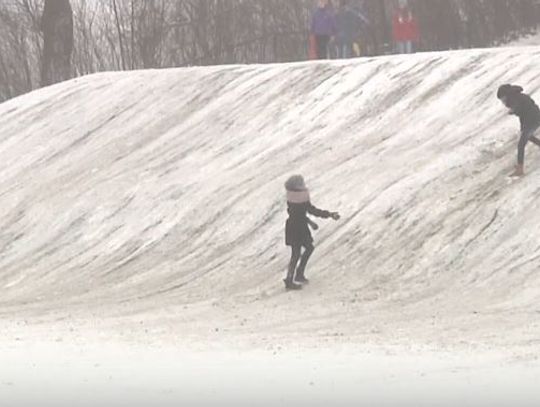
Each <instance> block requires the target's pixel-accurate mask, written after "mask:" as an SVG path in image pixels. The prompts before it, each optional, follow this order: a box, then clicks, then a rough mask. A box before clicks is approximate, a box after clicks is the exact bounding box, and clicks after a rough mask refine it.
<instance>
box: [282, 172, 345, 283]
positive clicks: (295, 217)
mask: <svg viewBox="0 0 540 407" xmlns="http://www.w3.org/2000/svg"><path fill="white" fill-rule="evenodd" d="M285 189H286V190H287V207H288V212H289V219H287V223H286V225H285V243H286V245H287V246H290V247H291V250H292V253H291V261H290V263H289V268H288V272H287V277H286V278H285V280H284V281H285V287H286V288H287V289H288V290H298V289H300V288H302V286H301V285H300V284H302V283H304V284H305V283H308V280H307V278H306V277H305V271H306V265H307V262H308V260H309V258H310V256H311V255H312V254H313V250H314V249H315V247H314V246H313V238H312V236H311V232H310V230H309V226H311V227H312V228H313V229H314V230H317V229H318V226H317V224H316V223H314V222H313V221H312V220H311V219H309V218H308V216H307V214H308V213H310V214H311V215H313V216H317V217H319V218H323V219H328V218H332V219H334V220H339V218H340V216H339V214H338V213H337V212H329V211H323V210H321V209H317V208H316V207H315V206H313V205H312V204H311V202H310V197H309V190H308V189H307V187H306V184H305V182H304V178H303V177H302V176H301V175H295V176H292V177H291V178H289V179H288V180H287V182H286V183H285ZM308 225H309V226H308ZM302 248H304V253H303V254H302ZM298 260H300V265H299V266H298V268H297V265H298ZM295 271H296V276H295ZM298 283H300V284H298Z"/></svg>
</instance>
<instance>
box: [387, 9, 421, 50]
mask: <svg viewBox="0 0 540 407" xmlns="http://www.w3.org/2000/svg"><path fill="white" fill-rule="evenodd" d="M393 33H394V42H395V44H396V48H397V52H398V53H400V54H412V52H413V46H414V45H415V43H417V42H418V40H419V37H420V34H419V30H418V23H417V21H416V18H415V17H414V15H413V13H412V11H411V9H410V8H409V5H408V4H407V0H400V1H399V3H398V7H397V9H396V12H395V13H394V20H393Z"/></svg>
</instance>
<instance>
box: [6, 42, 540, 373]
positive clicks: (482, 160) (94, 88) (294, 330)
mask: <svg viewBox="0 0 540 407" xmlns="http://www.w3.org/2000/svg"><path fill="white" fill-rule="evenodd" d="M539 64H540V49H538V48H508V49H500V50H471V51H460V52H446V53H426V54H418V55H413V56H392V57H381V58H367V59H358V60H353V61H331V62H315V63H312V62H310V63H299V64H287V65H264V66H257V65H253V66H227V67H210V68H186V69H174V70H163V71H136V72H127V73H103V74H97V75H92V76H88V77H83V78H79V79H75V80H72V81H69V82H66V83H62V84H59V85H56V86H53V87H50V88H46V89H42V90H39V91H36V92H33V93H31V94H29V95H25V96H22V97H19V98H17V99H14V100H11V101H9V102H6V103H3V104H1V105H0V174H1V177H0V287H1V288H2V295H1V297H0V318H1V321H2V323H3V326H4V330H3V332H4V334H3V335H2V340H3V342H5V343H8V344H9V343H12V341H13V340H14V338H15V337H25V338H27V339H26V340H28V341H30V342H32V341H34V342H35V341H40V340H46V339H47V340H49V339H50V340H51V341H54V340H55V338H56V336H60V337H63V338H72V339H73V338H75V339H74V340H75V341H76V340H77V338H78V339H81V338H88V336H89V335H95V336H96V337H98V338H101V339H104V340H111V341H112V340H115V341H116V340H117V341H119V342H120V343H126V342H137V343H139V342H142V343H155V341H158V342H160V343H161V342H167V343H169V342H174V343H183V344H186V343H189V344H191V345H193V346H195V347H198V346H202V347H204V346H206V345H201V344H219V345H218V346H223V347H225V348H227V347H228V346H234V347H239V348H240V349H245V348H250V349H259V348H263V349H269V348H270V347H272V346H275V344H276V343H279V344H281V345H282V346H284V347H289V348H292V349H297V350H301V349H305V348H310V347H311V348H321V347H327V346H330V347H340V346H342V345H345V344H346V345H348V346H349V345H353V346H361V347H368V346H374V347H383V348H385V349H387V348H388V347H394V346H396V347H398V348H399V349H401V350H400V351H397V352H398V353H403V352H405V353H407V352H409V351H410V350H411V349H412V348H418V347H420V348H421V349H423V348H424V347H426V348H429V349H435V350H437V351H445V350H452V349H459V350H460V352H461V351H465V352H470V353H471V354H477V353H479V352H484V351H485V352H489V351H493V352H495V353H496V354H498V353H500V354H502V355H503V356H501V357H502V359H504V360H507V359H510V360H512V361H515V360H516V359H519V360H522V359H524V360H526V361H527V363H529V362H531V361H534V360H535V359H534V358H532V359H531V357H529V356H530V355H534V354H537V351H538V350H539V349H538V343H539V334H538V328H539V326H540V308H538V305H537V300H538V297H539V295H540V276H539V273H538V266H539V264H540V240H539V239H538V236H539V235H538V233H539V232H538V231H539V230H540V211H539V209H540V205H539V202H538V197H539V194H540V182H539V176H540V162H539V159H540V154H539V153H540V152H539V151H537V149H536V148H535V146H534V145H532V146H529V148H528V151H527V162H526V166H527V170H528V176H527V177H526V178H524V179H522V180H519V181H514V182H509V181H508V180H507V178H506V175H507V174H509V173H510V172H511V171H512V167H513V164H514V162H515V155H516V151H515V148H516V141H517V137H518V129H519V126H518V123H517V121H516V119H515V118H512V117H510V116H507V115H506V114H505V110H504V109H503V107H502V105H501V104H500V103H499V102H498V101H497V100H496V98H495V92H496V89H497V87H498V85H500V84H502V83H505V82H516V83H519V84H521V85H522V86H524V87H525V89H526V90H527V91H528V92H530V93H532V94H533V96H534V97H536V98H537V99H538V98H539V97H540V76H539V75H538V72H537V69H538V66H540V65H539ZM294 173H302V174H304V176H305V177H306V179H307V182H308V184H309V186H310V188H311V192H312V201H313V203H314V204H315V205H316V206H319V207H322V208H324V209H331V210H339V211H340V212H341V214H342V220H341V221H340V222H332V221H328V222H326V221H321V222H319V223H320V226H321V229H320V231H318V232H316V233H315V240H316V246H317V250H316V252H315V254H314V256H313V258H312V261H311V263H310V266H309V270H308V277H310V278H311V279H312V284H311V285H310V286H309V287H308V288H307V289H306V290H304V291H303V292H302V293H285V292H284V291H283V284H282V282H281V278H282V277H283V275H284V273H285V268H286V264H287V261H288V255H289V253H288V251H287V249H286V248H285V247H284V242H283V233H284V232H283V229H284V222H285V219H286V205H285V202H284V190H283V182H284V181H285V180H286V178H287V177H288V176H289V175H291V174H294ZM23 325H24V326H30V328H28V327H26V328H24V329H23V328H22V326H23ZM25 335H26V336H25ZM64 340H66V339H64ZM81 340H82V339H81ZM96 340H97V339H96ZM281 345H280V346H281ZM208 346H211V345H208ZM364 349H365V348H364ZM527 355H529V356H527Z"/></svg>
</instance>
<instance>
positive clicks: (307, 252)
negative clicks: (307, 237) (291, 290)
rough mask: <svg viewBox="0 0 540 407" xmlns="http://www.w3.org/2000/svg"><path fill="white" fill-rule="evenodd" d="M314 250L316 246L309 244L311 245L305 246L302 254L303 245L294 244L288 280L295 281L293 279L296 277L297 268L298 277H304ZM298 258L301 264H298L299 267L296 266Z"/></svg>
mask: <svg viewBox="0 0 540 407" xmlns="http://www.w3.org/2000/svg"><path fill="white" fill-rule="evenodd" d="M314 250H315V247H314V246H313V244H309V245H306V246H304V254H302V246H300V245H295V246H292V248H291V261H290V263H289V270H288V273H287V280H289V281H293V279H294V278H295V273H294V272H295V270H296V277H304V273H305V271H306V266H307V263H308V260H309V258H310V257H311V255H312V254H313V251H314ZM298 260H300V265H299V266H298V268H296V266H297V265H298Z"/></svg>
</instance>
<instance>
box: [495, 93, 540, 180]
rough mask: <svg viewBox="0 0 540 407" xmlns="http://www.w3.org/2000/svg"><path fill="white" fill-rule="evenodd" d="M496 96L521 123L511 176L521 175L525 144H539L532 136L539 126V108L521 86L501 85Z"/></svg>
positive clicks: (522, 172)
mask: <svg viewBox="0 0 540 407" xmlns="http://www.w3.org/2000/svg"><path fill="white" fill-rule="evenodd" d="M497 97H498V98H499V99H500V101H501V102H502V103H503V104H504V105H505V106H506V107H507V108H508V109H510V111H509V113H510V114H512V115H516V116H518V117H519V121H520V123H521V137H520V139H519V143H518V161H517V165H516V170H515V171H514V173H513V174H512V176H513V177H522V176H523V175H524V174H525V171H524V163H525V146H526V145H527V143H528V142H529V141H531V142H533V143H534V144H536V145H537V146H540V140H539V139H538V138H536V137H535V136H534V134H535V133H536V131H537V130H538V128H539V127H540V109H539V108H538V106H537V104H536V103H535V102H534V100H533V99H532V98H531V97H530V96H529V95H526V94H524V93H523V88H522V87H521V86H515V85H508V84H506V85H502V86H501V87H500V88H499V90H498V91H497Z"/></svg>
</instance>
